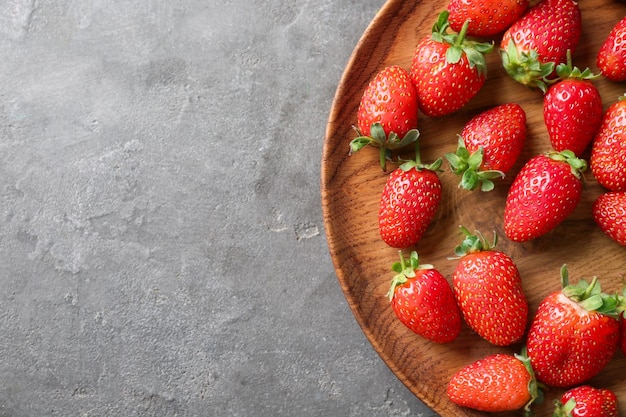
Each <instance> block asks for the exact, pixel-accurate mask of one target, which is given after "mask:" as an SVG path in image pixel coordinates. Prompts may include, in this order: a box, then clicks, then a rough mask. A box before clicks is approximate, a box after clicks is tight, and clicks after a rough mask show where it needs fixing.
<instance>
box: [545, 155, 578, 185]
mask: <svg viewBox="0 0 626 417" xmlns="http://www.w3.org/2000/svg"><path fill="white" fill-rule="evenodd" d="M546 156H548V158H550V159H552V160H554V161H562V162H567V163H568V164H569V166H570V167H571V168H572V174H573V175H574V176H575V177H576V178H578V179H582V178H583V175H582V173H583V172H585V171H586V170H587V161H585V160H584V159H581V158H578V157H577V156H576V154H575V153H574V152H572V151H570V150H568V149H566V150H564V151H561V152H556V151H551V152H548V153H546Z"/></svg>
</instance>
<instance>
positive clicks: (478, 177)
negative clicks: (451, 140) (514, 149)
mask: <svg viewBox="0 0 626 417" xmlns="http://www.w3.org/2000/svg"><path fill="white" fill-rule="evenodd" d="M484 153H485V151H484V148H483V147H482V146H480V147H479V148H478V149H477V150H476V151H474V152H472V153H470V152H469V150H468V149H467V147H466V146H465V143H464V141H463V138H462V137H461V136H459V143H458V146H457V150H456V153H447V154H446V155H445V157H446V159H447V160H448V163H449V164H450V170H451V171H452V172H453V173H454V174H456V175H461V182H460V183H459V188H463V189H465V190H469V191H472V190H475V189H476V188H478V186H479V185H480V189H481V190H482V191H485V192H487V191H491V190H493V189H494V188H495V183H494V182H493V181H492V180H494V179H496V178H504V172H502V171H499V170H481V167H482V165H483V155H484Z"/></svg>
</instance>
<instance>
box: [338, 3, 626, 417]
mask: <svg viewBox="0 0 626 417" xmlns="http://www.w3.org/2000/svg"><path fill="white" fill-rule="evenodd" d="M500 34H501V35H502V38H501V42H500V45H499V52H500V56H501V62H502V65H503V67H504V69H505V70H506V72H507V74H508V75H509V76H510V77H511V78H512V79H514V80H515V81H517V82H519V83H521V84H523V85H525V86H528V87H529V88H531V89H537V90H540V91H541V92H542V93H543V116H544V121H545V124H546V128H547V132H548V135H549V139H550V143H551V146H552V150H551V151H550V152H547V153H544V154H539V155H535V156H533V157H531V158H530V159H529V160H528V161H527V162H526V163H525V164H524V165H523V167H522V168H521V170H520V171H519V172H518V173H517V174H516V176H515V178H514V180H513V182H512V184H511V186H510V188H509V190H508V194H507V198H506V204H505V208H504V225H503V226H504V232H505V234H506V236H507V238H508V239H510V240H511V241H514V242H526V241H530V240H533V239H536V238H538V237H540V236H543V235H545V234H546V233H548V232H549V231H551V230H553V229H554V228H556V227H558V226H559V224H560V223H562V222H563V220H565V219H566V218H567V217H568V216H569V215H570V214H571V213H572V212H573V211H574V209H575V208H576V207H577V205H578V203H579V202H580V200H581V195H582V192H583V188H584V177H583V175H582V173H583V172H585V171H586V170H587V169H589V168H590V169H591V172H592V174H593V176H594V177H595V179H596V180H597V182H598V183H599V184H600V185H601V186H602V187H604V188H605V189H606V190H605V192H604V193H603V194H602V195H600V196H599V197H598V199H597V200H596V202H595V204H594V205H593V209H592V217H593V219H594V221H595V222H596V223H597V225H598V226H599V227H600V228H601V230H602V231H603V232H604V233H605V234H606V236H607V237H608V238H610V239H612V240H613V241H614V243H615V244H618V245H621V246H626V98H624V99H623V100H622V99H620V100H617V101H616V102H614V103H612V104H611V105H610V106H609V107H608V109H607V110H606V111H603V107H602V99H601V97H600V94H599V92H598V90H597V88H596V87H595V86H594V84H593V80H594V79H595V78H597V77H600V76H603V77H606V78H607V79H609V80H611V81H624V80H626V17H625V18H624V19H623V20H622V21H620V22H619V23H618V24H616V25H615V27H614V28H613V30H612V31H611V33H610V34H609V36H608V37H607V39H606V40H605V42H604V43H603V45H602V47H601V49H600V50H599V51H598V55H597V60H596V65H597V67H598V69H599V71H600V72H599V73H598V74H594V73H592V71H591V70H589V69H588V68H587V69H584V70H580V69H579V68H577V67H575V66H574V65H573V63H572V58H571V57H572V54H573V52H574V51H575V49H576V47H577V44H578V42H579V39H580V35H581V13H580V10H579V8H578V5H577V3H576V2H574V1H573V0H540V1H539V2H537V3H533V4H530V3H529V1H528V0H499V1H496V2H492V1H487V0H449V4H448V7H447V9H446V10H444V11H442V12H441V13H440V15H439V17H438V19H437V21H436V22H435V23H434V25H433V30H432V34H431V35H429V36H427V37H425V38H424V39H422V40H421V41H420V42H419V43H418V45H417V47H416V50H415V54H414V56H413V60H412V64H411V68H410V70H406V69H404V68H402V67H401V66H390V67H387V68H384V69H382V70H381V71H380V72H379V73H378V74H376V76H375V77H374V78H373V79H372V80H371V82H370V83H369V85H368V86H367V88H366V90H365V91H364V93H363V96H362V98H361V103H360V106H359V110H358V115H357V126H355V130H356V132H357V137H356V138H355V139H354V140H352V141H351V143H350V151H351V152H357V151H359V150H360V149H362V148H363V147H365V146H375V147H378V148H379V149H380V152H379V158H380V165H381V168H382V169H383V171H386V170H387V163H388V162H390V161H391V162H394V163H398V165H399V167H398V168H397V169H395V170H393V171H392V172H390V173H389V175H388V177H387V182H386V184H385V187H384V189H383V191H382V194H381V199H380V209H379V213H378V225H379V231H380V236H381V238H382V240H383V241H384V242H385V243H386V244H387V245H389V246H391V247H393V248H397V249H399V250H400V260H399V261H398V262H395V263H394V264H393V265H392V269H393V271H394V273H395V275H394V277H393V280H392V284H391V288H390V289H389V293H388V296H389V299H390V301H391V306H392V308H393V310H394V312H395V314H396V315H397V317H398V319H399V320H400V321H401V322H402V323H404V325H406V326H407V327H408V328H409V329H411V330H412V331H414V332H415V333H417V334H419V335H421V336H422V337H424V338H427V339H429V340H431V341H433V342H436V343H448V342H451V341H453V340H454V339H455V338H456V337H457V336H458V334H459V333H460V330H461V323H462V321H464V322H465V323H466V324H467V325H468V326H469V327H470V328H471V329H472V330H473V331H474V332H476V334H478V335H479V336H480V337H482V338H484V339H485V340H487V341H488V342H490V343H492V344H493V345H495V346H509V345H512V344H514V343H519V342H522V341H523V342H524V348H523V350H522V351H521V352H519V354H516V355H509V354H501V353H498V354H494V355H490V356H488V357H485V358H483V359H481V360H479V361H477V362H474V363H472V364H469V365H467V366H466V367H464V368H462V369H460V370H458V372H456V374H455V375H454V376H453V377H452V379H451V381H450V383H449V386H448V390H447V392H448V396H449V398H450V399H451V401H453V402H454V403H456V404H458V405H459V406H462V407H468V408H472V409H476V410H481V411H488V412H500V411H511V410H518V409H524V410H526V412H530V410H531V408H532V404H533V403H536V402H538V401H540V400H541V394H542V388H545V387H550V386H551V387H559V388H565V389H567V391H566V392H565V394H564V395H563V397H562V398H561V399H560V400H559V401H557V404H555V415H556V416H582V415H585V416H603V417H611V416H617V399H616V396H615V394H614V393H612V392H611V391H609V390H607V389H602V388H601V387H592V386H590V385H588V380H590V379H591V378H592V377H594V376H595V375H597V374H598V373H599V372H600V371H601V370H602V369H604V367H605V366H606V365H607V364H608V362H609V361H610V360H611V358H612V356H613V354H614V353H615V352H616V351H617V350H618V349H621V350H622V351H623V352H624V353H625V354H626V318H625V317H624V312H625V311H626V290H624V292H623V294H607V293H604V292H602V289H601V286H600V283H599V282H598V280H597V279H596V278H593V279H592V280H591V282H587V281H586V280H584V279H580V280H578V282H577V283H576V284H570V282H569V276H568V270H567V267H566V266H565V265H564V266H563V267H562V269H561V284H562V285H561V289H560V290H558V291H555V292H553V293H551V294H549V295H548V296H546V297H545V298H544V299H543V301H542V302H541V303H540V304H539V307H538V310H537V312H536V314H535V315H534V316H533V317H529V308H528V302H527V300H526V297H525V294H524V291H523V288H522V281H521V278H520V274H519V271H518V269H517V267H516V265H515V263H514V261H513V260H512V259H511V258H510V257H509V256H508V255H507V254H505V253H503V252H501V251H498V250H496V249H495V246H496V244H497V238H498V237H497V235H495V234H494V238H493V241H491V242H489V241H488V240H487V239H486V238H485V237H484V236H483V235H482V234H481V233H480V232H476V233H472V232H470V231H469V230H467V229H466V228H465V227H463V226H462V227H461V231H462V232H463V234H464V240H463V241H462V242H461V244H460V245H459V246H458V247H457V248H456V250H455V254H456V258H455V259H457V260H458V265H457V267H456V269H455V270H454V272H453V275H452V280H451V281H452V283H451V284H450V283H449V282H448V280H447V279H446V278H445V277H444V276H443V275H442V274H441V273H439V272H438V271H437V270H436V269H435V268H434V267H433V266H432V265H427V264H421V263H420V259H419V257H418V254H417V253H416V252H415V251H412V252H411V254H410V257H408V258H406V257H405V256H404V254H403V253H402V249H407V248H411V247H413V246H415V245H416V244H417V242H418V241H419V240H420V239H421V237H422V236H423V234H424V233H425V231H426V230H427V228H428V226H429V225H430V223H431V222H432V221H433V219H434V217H435V214H436V212H437V210H438V207H439V203H440V201H441V194H442V185H441V182H440V180H439V175H438V172H440V171H441V169H442V166H443V164H444V158H439V159H437V160H436V161H435V162H432V163H430V164H426V163H423V162H422V161H421V158H420V150H419V131H418V130H417V124H418V112H422V113H423V114H424V115H426V116H428V117H439V116H445V115H449V114H452V113H454V112H456V111H458V110H459V109H461V108H462V107H463V106H465V105H466V104H467V103H468V102H469V101H470V100H471V99H472V98H473V97H474V96H475V95H476V94H477V93H478V92H479V91H480V89H481V88H482V86H483V84H484V82H485V80H486V76H487V75H486V72H487V67H486V60H485V55H486V54H488V53H491V52H492V51H493V50H494V44H493V42H485V41H484V40H485V39H488V38H490V37H493V36H495V35H500ZM525 139H526V114H525V112H524V110H523V108H522V107H521V106H520V105H518V104H516V103H505V104H501V105H497V106H494V107H492V108H490V109H488V110H485V111H483V112H482V113H480V114H477V115H476V116H474V117H473V118H472V119H471V120H469V121H468V122H467V123H466V124H465V126H464V128H463V130H462V131H461V133H460V134H459V140H458V147H457V150H456V152H455V153H448V154H446V155H445V160H446V161H447V163H448V166H449V169H450V170H451V172H453V173H454V174H457V175H459V176H460V182H459V187H461V188H464V189H466V190H469V191H471V190H475V189H478V188H480V189H481V190H482V191H484V192H488V191H490V190H492V189H493V188H494V187H495V186H496V182H497V180H498V178H501V177H503V176H504V175H505V174H506V173H507V172H508V171H509V170H510V169H511V168H512V167H513V165H514V164H515V162H516V160H517V158H518V157H519V155H520V154H521V152H522V149H523V147H524V143H525ZM407 146H414V147H415V158H414V159H411V160H401V159H400V158H399V157H398V160H397V161H394V160H393V157H394V151H396V150H398V149H403V148H406V147H407ZM589 149H590V157H589V162H587V161H586V160H585V159H584V158H583V153H584V152H585V151H587V150H589ZM625 260H626V257H625ZM529 323H530V326H528V324H529ZM527 328H528V329H529V330H528V332H526V329H527ZM524 338H525V339H524Z"/></svg>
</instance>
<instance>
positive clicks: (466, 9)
mask: <svg viewBox="0 0 626 417" xmlns="http://www.w3.org/2000/svg"><path fill="white" fill-rule="evenodd" d="M528 4H529V1H528V0H450V2H449V3H448V12H449V13H450V17H449V22H450V28H452V30H454V31H456V32H460V31H461V28H462V27H463V24H464V23H465V21H468V22H469V24H468V27H467V35H469V36H476V37H480V38H488V37H491V36H494V35H497V34H499V33H501V32H504V31H505V30H506V29H507V28H508V27H509V26H511V25H512V24H513V23H514V22H515V21H516V20H517V19H519V18H520V17H521V16H522V14H524V12H525V11H526V9H527V8H528Z"/></svg>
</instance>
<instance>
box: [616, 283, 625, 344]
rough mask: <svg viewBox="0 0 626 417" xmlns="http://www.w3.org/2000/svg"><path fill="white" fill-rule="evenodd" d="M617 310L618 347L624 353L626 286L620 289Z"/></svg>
mask: <svg viewBox="0 0 626 417" xmlns="http://www.w3.org/2000/svg"><path fill="white" fill-rule="evenodd" d="M617 311H618V312H619V348H620V350H621V351H622V353H623V354H624V355H626V288H624V289H623V290H622V296H621V297H620V298H619V305H618V306H617Z"/></svg>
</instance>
